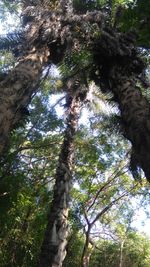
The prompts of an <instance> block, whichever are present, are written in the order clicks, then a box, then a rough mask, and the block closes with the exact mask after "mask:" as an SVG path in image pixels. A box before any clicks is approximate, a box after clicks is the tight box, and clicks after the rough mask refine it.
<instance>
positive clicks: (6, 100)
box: [0, 0, 104, 155]
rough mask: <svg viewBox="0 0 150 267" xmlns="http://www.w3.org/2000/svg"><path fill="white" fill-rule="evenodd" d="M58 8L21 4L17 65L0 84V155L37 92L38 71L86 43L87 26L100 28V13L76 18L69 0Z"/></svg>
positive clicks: (87, 35) (60, 2)
mask: <svg viewBox="0 0 150 267" xmlns="http://www.w3.org/2000/svg"><path fill="white" fill-rule="evenodd" d="M59 4H60V5H58V7H57V8H56V9H55V10H51V9H50V8H51V7H50V3H49V5H48V1H37V3H36V1H35V2H33V1H25V4H24V8H23V12H22V21H23V27H24V28H25V31H24V34H23V39H22V40H23V41H22V42H21V43H20V44H19V46H17V47H16V48H15V49H14V50H13V51H14V54H15V55H17V56H18V55H19V59H18V63H17V65H16V67H15V68H14V69H13V70H12V71H11V72H10V73H9V74H8V76H7V77H6V79H5V80H4V81H2V82H1V83H0V101H1V107H0V155H2V154H3V153H4V151H5V149H6V147H7V145H8V139H9V135H10V132H11V130H12V129H14V128H15V127H16V126H17V124H18V122H19V121H20V119H22V118H23V117H24V114H23V111H24V108H26V106H27V105H28V104H29V103H30V100H31V96H32V94H33V93H34V92H35V91H36V90H37V88H38V85H39V79H40V76H41V73H42V67H44V66H45V64H47V63H49V64H51V63H54V64H57V63H59V62H60V61H61V60H62V58H63V56H64V53H65V51H66V49H67V50H68V51H71V49H79V44H80V39H82V40H83V39H84V41H85V42H89V40H90V38H89V37H90V35H89V34H90V33H89V34H88V32H87V28H89V23H90V24H93V23H95V25H96V24H97V27H101V26H102V24H103V18H104V16H103V14H102V13H101V12H91V13H88V14H84V15H76V14H73V8H72V1H71V0H70V1H69V2H68V1H59ZM79 28H81V31H80V32H79V30H78V29H79ZM81 46H82V44H81Z"/></svg>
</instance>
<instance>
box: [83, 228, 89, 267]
mask: <svg viewBox="0 0 150 267" xmlns="http://www.w3.org/2000/svg"><path fill="white" fill-rule="evenodd" d="M90 231H91V228H90V226H89V227H88V230H87V231H86V234H85V243H84V248H83V252H82V257H81V267H88V266H89V263H90V256H91V253H90V251H89V243H90Z"/></svg>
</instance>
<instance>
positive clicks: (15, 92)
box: [0, 47, 49, 155]
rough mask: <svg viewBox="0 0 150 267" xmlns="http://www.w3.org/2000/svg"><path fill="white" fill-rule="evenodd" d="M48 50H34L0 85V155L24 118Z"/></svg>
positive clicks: (46, 58)
mask: <svg viewBox="0 0 150 267" xmlns="http://www.w3.org/2000/svg"><path fill="white" fill-rule="evenodd" d="M48 56H49V50H48V48H47V47H43V48H41V49H39V50H37V51H36V50H35V51H34V49H33V50H32V51H30V53H29V54H28V55H27V56H25V57H24V58H23V59H22V60H20V62H19V63H18V64H17V65H16V67H15V68H14V69H13V70H12V71H10V73H9V74H8V76H7V78H6V79H5V80H4V81H2V82H1V83H0V100H1V105H0V154H1V155H2V153H3V152H4V150H5V148H6V147H7V145H8V138H9V134H10V131H11V130H12V129H13V128H15V127H16V125H17V124H18V122H19V121H20V119H21V118H22V117H24V116H25V112H26V106H27V105H28V104H29V102H30V100H31V96H32V94H33V92H35V90H36V89H37V86H38V84H39V79H40V76H41V72H42V67H43V65H44V64H45V63H46V62H47V60H48Z"/></svg>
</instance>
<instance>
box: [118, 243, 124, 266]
mask: <svg viewBox="0 0 150 267" xmlns="http://www.w3.org/2000/svg"><path fill="white" fill-rule="evenodd" d="M123 248H124V240H123V241H121V244H120V258H119V267H123Z"/></svg>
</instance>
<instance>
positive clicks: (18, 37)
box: [0, 32, 24, 52]
mask: <svg viewBox="0 0 150 267" xmlns="http://www.w3.org/2000/svg"><path fill="white" fill-rule="evenodd" d="M23 41H24V36H23V33H22V32H13V33H8V34H6V35H0V50H12V52H13V49H15V48H17V47H18V45H20V44H21V43H22V42H23Z"/></svg>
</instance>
